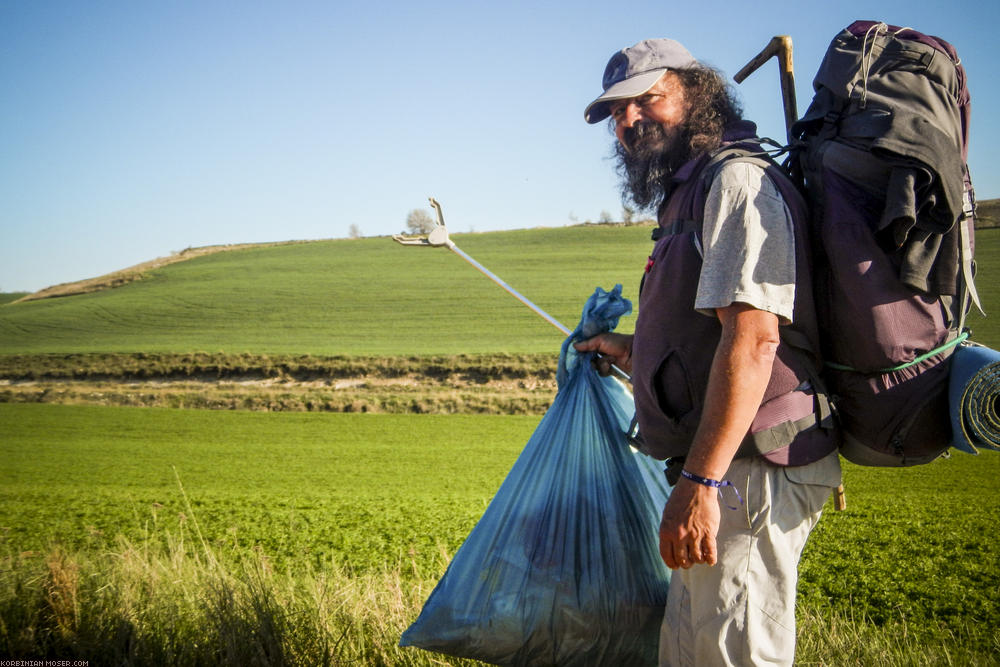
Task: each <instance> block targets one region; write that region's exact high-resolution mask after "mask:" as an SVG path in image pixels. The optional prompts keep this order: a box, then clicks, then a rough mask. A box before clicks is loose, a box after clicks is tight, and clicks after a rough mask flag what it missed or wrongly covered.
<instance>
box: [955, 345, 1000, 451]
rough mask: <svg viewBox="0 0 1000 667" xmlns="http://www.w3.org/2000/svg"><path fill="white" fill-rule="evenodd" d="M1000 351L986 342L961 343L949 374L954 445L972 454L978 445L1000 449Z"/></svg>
mask: <svg viewBox="0 0 1000 667" xmlns="http://www.w3.org/2000/svg"><path fill="white" fill-rule="evenodd" d="M998 397H1000V352H997V351H996V350H991V349H990V348H988V347H984V346H982V345H968V344H965V345H960V346H959V347H958V349H957V350H955V354H954V358H953V359H952V362H951V371H950V373H949V377H948V398H949V402H950V405H951V431H952V443H951V446H952V447H954V448H956V449H960V450H962V451H963V452H968V453H970V454H978V453H979V451H978V450H977V449H976V447H985V448H987V449H996V450H1000V414H998V412H997V398H998Z"/></svg>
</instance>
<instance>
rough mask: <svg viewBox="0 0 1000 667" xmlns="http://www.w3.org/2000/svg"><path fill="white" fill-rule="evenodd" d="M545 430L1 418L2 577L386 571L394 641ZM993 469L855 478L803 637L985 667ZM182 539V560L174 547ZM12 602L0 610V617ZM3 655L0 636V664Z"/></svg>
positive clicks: (142, 414) (957, 466)
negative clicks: (396, 609) (398, 600)
mask: <svg viewBox="0 0 1000 667" xmlns="http://www.w3.org/2000/svg"><path fill="white" fill-rule="evenodd" d="M536 424H537V417H506V416H478V417H477V416H450V417H441V416H396V415H319V414H292V413H271V414H256V413H247V412H209V411H193V410H190V411H189V410H152V409H135V408H95V407H71V406H51V405H0V430H2V432H3V434H4V437H3V438H2V440H0V457H2V459H3V460H4V461H5V464H4V466H3V467H2V468H0V531H2V532H0V534H2V545H3V552H0V559H2V560H0V562H2V563H5V564H4V565H3V572H0V583H2V582H3V580H4V578H6V580H7V582H11V581H12V580H16V581H21V584H20V585H21V586H27V585H28V582H29V581H30V577H28V573H31V576H34V577H37V576H39V575H38V574H37V573H38V572H39V569H40V570H41V571H43V572H44V571H45V569H46V568H48V570H49V573H50V574H49V575H48V576H49V577H51V576H52V574H51V572H52V568H53V567H55V566H54V565H53V562H54V561H53V558H54V556H53V555H52V554H59V553H68V554H78V555H77V556H75V557H76V558H78V559H81V560H80V561H73V562H75V563H79V564H80V565H79V566H80V567H81V568H85V569H86V568H93V570H95V571H91V570H89V569H87V570H86V573H87V574H88V575H89V576H91V577H98V576H99V575H100V574H101V571H100V567H101V565H100V563H101V562H103V561H109V562H112V563H118V562H119V561H120V559H121V558H124V555H123V554H125V553H126V552H127V553H129V554H132V556H131V557H138V556H136V554H137V553H145V552H148V551H149V550H153V551H156V550H157V548H161V546H162V544H163V543H165V542H166V543H171V544H174V545H175V547H174V548H173V551H171V552H170V559H173V560H176V559H178V558H182V555H181V554H185V553H186V554H188V555H187V558H189V559H190V558H194V557H198V555H199V554H200V555H201V556H204V554H211V555H212V557H213V558H217V559H219V560H220V561H222V562H225V563H230V564H238V563H240V562H244V563H245V562H246V561H248V560H250V561H253V560H254V559H259V558H261V557H265V558H266V559H267V561H266V562H267V563H268V568H269V569H270V570H271V571H274V572H278V573H279V574H282V575H283V576H297V575H301V573H304V572H308V573H313V574H314V575H315V573H322V572H327V573H334V572H336V573H339V574H340V576H341V577H343V581H342V582H341V585H346V584H344V582H346V581H352V580H358V579H365V578H371V577H378V576H380V575H381V574H384V573H385V572H387V571H391V572H395V573H396V574H395V575H394V576H395V577H396V581H397V582H398V584H399V585H401V586H402V587H404V588H410V587H412V588H413V589H415V590H417V593H415V594H414V596H415V600H414V601H413V602H412V605H413V606H411V607H410V608H408V609H406V610H402V611H401V612H400V615H399V617H398V618H396V619H395V621H394V622H395V623H396V625H395V626H392V627H385V628H382V630H381V632H383V633H385V634H386V635H387V637H389V640H390V644H391V643H393V642H394V640H391V638H392V637H393V636H396V637H398V633H399V632H401V631H402V629H403V628H404V627H405V624H406V623H408V622H409V621H411V620H412V618H413V616H414V615H415V613H416V611H417V610H418V609H419V604H420V602H421V601H422V596H424V595H426V593H427V588H428V586H429V585H431V584H432V583H433V580H434V579H435V578H436V577H437V576H440V574H441V573H442V572H443V567H444V565H445V556H446V555H447V554H450V553H454V550H455V549H456V548H457V547H458V545H459V544H461V541H462V540H463V538H464V537H465V535H466V534H467V533H468V531H469V530H470V529H471V528H472V526H473V525H474V524H475V521H476V520H477V519H478V517H479V516H480V515H481V514H482V512H483V510H484V509H485V507H486V505H487V504H488V502H489V500H490V498H491V497H492V495H493V493H494V492H495V491H496V489H497V488H498V486H499V484H500V482H501V481H502V479H503V477H504V476H505V474H506V473H507V471H508V470H509V469H510V466H511V465H512V463H513V461H514V460H515V459H516V457H517V455H518V453H519V451H520V449H521V448H522V447H523V445H524V443H525V442H527V440H528V437H529V436H530V434H531V432H532V430H533V429H534V427H535V425H536ZM998 473H1000V457H998V456H997V455H995V454H992V453H989V454H984V455H982V456H979V457H973V456H967V455H956V456H954V457H952V458H951V459H948V460H942V461H939V462H936V463H934V464H931V465H927V466H922V467H918V468H916V469H908V470H889V469H863V468H858V467H855V466H847V467H846V470H845V483H846V486H847V492H848V501H849V507H848V510H847V511H845V512H833V511H832V509H830V508H828V512H827V515H826V516H825V517H824V519H823V521H822V522H821V523H820V526H819V528H818V529H817V531H816V532H815V533H814V535H813V537H812V539H811V540H810V543H809V545H808V547H807V550H806V553H805V555H804V557H803V563H802V567H801V581H800V609H801V613H802V614H803V616H804V617H805V618H806V619H812V620H811V621H809V622H808V623H809V624H813V623H817V622H819V623H822V622H825V621H823V619H826V621H829V620H830V619H840V620H841V622H843V621H844V619H848V618H853V619H857V621H858V625H859V626H860V627H862V628H864V629H865V631H868V632H872V631H875V632H876V633H877V632H879V630H878V629H880V628H881V629H882V631H884V632H885V633H887V634H892V633H896V632H901V630H902V628H904V627H905V628H906V632H908V633H909V635H910V637H911V638H912V640H913V641H914V642H916V648H914V649H913V650H916V651H918V654H919V652H920V651H923V652H930V653H926V654H927V655H931V654H933V655H940V651H942V650H945V651H949V652H950V654H951V655H952V656H954V657H955V658H956V659H959V664H962V657H963V656H964V658H965V659H970V660H972V661H973V662H975V661H976V660H978V659H983V658H984V657H985V656H990V655H994V656H995V655H996V654H995V653H994V651H995V650H996V648H997V642H998V641H1000V633H998V628H1000V607H998V606H997V604H996V600H997V594H998V592H1000V544H998V543H997V541H996V540H995V539H994V537H995V535H996V532H997V527H998V525H997V516H1000V496H998V495H997V494H995V493H992V492H991V489H992V487H993V485H994V483H995V480H996V479H997V478H998ZM185 536H186V539H187V541H188V544H189V547H187V548H184V549H180V550H178V549H177V548H176V544H177V543H178V541H181V540H183V539H185ZM201 540H204V542H201ZM57 545H59V547H57ZM158 545H160V546H158ZM60 548H61V550H64V551H61V550H60ZM144 550H145V551H144ZM191 553H194V554H195V556H192V555H191ZM87 554H90V556H87ZM102 554H103V556H102ZM147 557H148V556H147ZM58 558H66V557H64V556H59V557H58ZM87 558H93V559H94V561H89V560H87ZM150 558H151V557H150ZM102 559H103V561H102ZM57 560H58V559H57ZM58 562H59V563H63V562H64V561H63V560H58ZM158 565H160V563H158V562H157V561H155V560H154V561H153V562H152V566H158ZM232 566H233V567H237V566H236V565H232ZM59 567H65V566H64V565H59ZM104 567H105V568H106V567H108V565H105V566H104ZM177 567H179V566H177ZM154 569H155V568H154ZM18 576H20V577H22V579H20V580H17V579H16V578H17V577H18ZM144 576H151V575H150V573H149V572H147V574H146V575H144ZM177 576H181V575H180V574H178V575H177ZM275 576H277V575H275ZM120 583H121V582H118V583H117V584H116V583H114V582H112V584H111V585H113V586H119V585H120ZM13 585H14V584H10V583H8V584H6V585H0V596H10V595H12V594H15V591H14V590H13V589H12V588H11V586H13ZM164 585H166V584H164ZM15 588H16V587H15ZM75 594H76V595H77V596H78V600H77V603H78V604H80V605H84V606H86V605H87V604H90V603H92V602H93V600H94V599H97V598H100V595H101V594H102V593H101V591H97V590H94V588H93V587H88V585H87V584H86V581H85V580H84V581H82V582H81V583H80V584H79V585H78V589H76V593H75ZM13 604H14V602H13V601H12V599H11V598H10V597H4V599H3V600H0V610H2V609H4V608H7V609H10V608H11V607H12V605H13ZM862 620H863V622H861V621H862ZM6 622H7V623H10V622H11V619H10V617H8V618H7V619H6ZM809 624H807V626H806V627H807V628H809V627H811V628H812V629H811V630H809V631H808V632H807V631H806V630H803V632H805V633H806V634H805V636H804V637H803V642H804V646H805V647H809V646H813V648H812V649H808V648H807V649H805V650H812V651H815V652H818V655H816V654H815V653H814V657H818V658H819V659H820V660H823V652H824V651H829V650H830V649H829V646H828V644H825V643H824V640H823V637H822V636H816V635H815V633H816V632H817V628H815V627H812V626H811V625H809ZM854 630H855V631H856V630H857V626H855V628H854ZM840 639H842V640H845V639H849V638H847V637H841V638H840ZM12 641H13V639H12V636H11V634H10V630H8V631H7V634H6V636H5V635H4V629H3V627H0V654H3V653H5V652H7V651H5V650H4V646H5V645H6V646H7V650H8V651H9V650H10V647H11V646H12V643H11V642H12ZM4 642H7V643H6V644H5V643H4ZM941 646H943V647H944V648H943V649H942V648H941ZM394 650H395V649H394ZM409 653H414V652H413V651H410V652H409ZM416 653H419V652H416ZM841 655H842V657H843V654H841ZM976 656H979V658H976ZM82 657H85V656H82ZM400 659H401V658H400ZM827 659H829V658H827ZM390 664H396V663H390ZM824 664H839V663H837V661H836V660H834V661H833V662H825V663H824ZM890 664H906V663H905V662H902V663H899V662H897V663H890ZM929 664H930V663H929ZM982 664H987V663H985V662H984V663H982Z"/></svg>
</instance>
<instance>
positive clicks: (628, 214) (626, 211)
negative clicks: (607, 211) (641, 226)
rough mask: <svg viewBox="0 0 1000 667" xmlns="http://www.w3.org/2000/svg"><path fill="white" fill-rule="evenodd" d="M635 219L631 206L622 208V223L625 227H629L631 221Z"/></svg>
mask: <svg viewBox="0 0 1000 667" xmlns="http://www.w3.org/2000/svg"><path fill="white" fill-rule="evenodd" d="M634 218H635V209H634V208H632V207H631V206H623V207H622V222H624V223H625V224H626V225H631V224H632V220H633V219H634Z"/></svg>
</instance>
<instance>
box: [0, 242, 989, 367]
mask: <svg viewBox="0 0 1000 667" xmlns="http://www.w3.org/2000/svg"><path fill="white" fill-rule="evenodd" d="M649 231H650V228H649V227H642V226H636V227H615V226H602V225H597V226H581V227H567V228H555V229H534V230H520V231H511V232H491V233H485V234H456V235H455V236H454V240H455V241H456V243H457V244H458V245H459V247H460V248H462V249H463V250H465V251H466V252H467V253H469V254H470V255H471V256H472V257H474V258H476V259H477V260H478V261H479V262H481V263H482V264H483V265H485V266H486V267H487V268H489V269H490V270H492V271H493V272H494V273H496V274H497V275H499V276H500V277H501V278H502V279H503V280H505V281H506V282H507V283H509V284H510V285H511V286H513V287H514V288H515V289H517V290H518V291H520V292H522V293H523V294H524V295H525V296H527V297H528V298H529V299H531V300H532V301H534V302H535V303H536V304H538V305H539V306H540V307H542V308H543V309H545V310H546V311H547V312H549V313H550V314H551V315H553V316H554V317H555V318H557V319H558V320H560V321H561V322H562V323H563V324H565V325H566V326H568V327H570V328H572V327H574V326H576V323H577V321H578V320H579V317H580V310H581V308H582V306H583V303H584V301H586V299H587V297H588V296H590V294H591V293H593V291H594V288H595V287H603V288H605V289H610V288H611V287H613V286H614V285H615V284H616V283H621V284H622V285H623V292H624V295H625V296H626V297H627V298H630V299H632V300H633V301H635V300H636V296H637V292H638V284H639V278H640V276H641V275H642V268H643V266H644V265H645V258H646V255H647V254H648V253H649V251H650V249H651V242H650V241H649ZM977 242H978V244H977V245H978V247H977V257H978V262H979V270H980V273H979V280H978V284H979V289H980V292H981V295H982V297H983V303H984V306H985V307H986V309H987V313H989V312H990V311H991V309H992V307H993V304H997V305H996V308H1000V229H986V230H980V231H979V232H978V233H977ZM972 325H973V327H974V332H975V337H976V339H977V340H980V341H981V342H983V343H985V344H987V345H990V346H993V347H998V348H1000V317H989V318H986V319H982V318H977V317H973V319H972ZM633 326H634V314H633V316H630V317H627V318H623V320H622V323H621V325H620V326H619V330H621V331H630V330H631V329H632V327H633ZM561 339H562V335H561V334H560V333H559V332H558V331H557V330H556V329H555V328H553V327H552V326H550V325H549V324H547V323H546V322H545V321H544V320H542V319H541V318H539V317H538V316H537V315H535V314H534V313H532V312H531V311H530V310H528V309H527V308H526V307H524V306H523V305H522V304H521V303H519V302H518V301H516V300H515V299H514V298H513V297H511V296H510V295H509V294H507V293H506V292H504V291H503V290H501V289H500V288H499V287H497V286H496V285H495V284H493V283H492V282H491V281H490V280H488V279H487V278H486V277H485V276H483V275H481V274H480V273H479V272H478V271H476V270H475V269H474V268H473V267H471V266H469V265H468V264H467V263H466V262H464V261H463V260H462V259H461V258H460V257H458V256H457V255H455V254H453V253H450V252H448V251H446V250H444V249H443V248H412V247H403V246H399V245H397V244H395V243H393V242H392V241H391V240H389V239H388V238H368V239H358V240H338V241H317V242H314V243H304V244H295V245H282V246H271V247H262V248H253V249H246V250H233V251H228V252H222V253H217V254H213V255H207V256H203V257H197V258H195V259H191V260H188V261H185V262H179V263H177V264H172V265H169V266H166V267H163V268H161V269H158V270H154V271H152V272H151V273H150V275H149V276H148V277H147V278H146V279H145V280H141V281H138V282H133V283H129V284H127V285H125V286H123V287H119V288H116V289H112V290H105V291H101V292H96V293H92V294H83V295H78V296H71V297H61V298H55V299H44V300H40V301H31V302H25V303H17V304H11V303H7V304H2V303H0V354H66V353H81V352H82V353H102V352H135V353H157V352H161V353H163V352H166V353H188V352H209V353H217V352H223V353H226V354H239V353H253V354H309V355H315V356H333V355H346V356H359V355H360V356H373V355H374V356H381V355H434V354H436V355H440V354H445V355H452V354H486V353H489V354H493V353H512V354H523V353H535V354H537V353H549V352H551V351H552V350H554V349H557V348H558V345H559V343H560V342H561Z"/></svg>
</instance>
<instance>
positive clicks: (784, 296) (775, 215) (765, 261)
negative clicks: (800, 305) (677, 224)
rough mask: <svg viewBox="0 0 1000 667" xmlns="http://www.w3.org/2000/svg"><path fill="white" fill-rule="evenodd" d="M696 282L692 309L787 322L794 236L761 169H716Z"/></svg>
mask: <svg viewBox="0 0 1000 667" xmlns="http://www.w3.org/2000/svg"><path fill="white" fill-rule="evenodd" d="M702 245H703V247H702V248H701V254H702V259H703V264H702V269H701V277H700V279H699V281H698V293H697V296H696V297H695V308H696V309H697V310H698V312H701V313H704V314H706V315H711V316H712V317H714V316H715V309H716V308H725V307H726V306H729V305H732V304H733V303H736V302H740V303H745V304H748V305H750V306H753V307H754V308H757V309H759V310H766V311H767V312H770V313H774V314H775V315H777V316H778V317H779V319H780V321H781V323H782V324H788V323H789V322H791V321H792V310H793V307H794V305H795V233H794V230H793V227H792V217H791V214H790V213H789V211H788V207H787V206H786V205H785V202H784V200H783V199H782V197H781V193H780V192H778V188H777V187H776V186H775V185H774V183H772V182H771V179H769V178H768V177H767V175H766V174H765V173H764V170H763V168H761V167H760V166H758V165H755V164H750V163H747V162H739V161H735V162H729V163H728V164H725V165H723V166H722V168H721V169H720V170H719V172H718V174H716V177H715V180H714V181H712V186H711V188H710V189H709V192H708V197H707V199H706V203H705V222H704V226H703V227H702Z"/></svg>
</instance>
